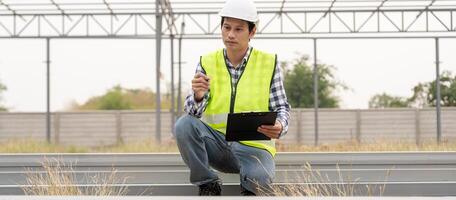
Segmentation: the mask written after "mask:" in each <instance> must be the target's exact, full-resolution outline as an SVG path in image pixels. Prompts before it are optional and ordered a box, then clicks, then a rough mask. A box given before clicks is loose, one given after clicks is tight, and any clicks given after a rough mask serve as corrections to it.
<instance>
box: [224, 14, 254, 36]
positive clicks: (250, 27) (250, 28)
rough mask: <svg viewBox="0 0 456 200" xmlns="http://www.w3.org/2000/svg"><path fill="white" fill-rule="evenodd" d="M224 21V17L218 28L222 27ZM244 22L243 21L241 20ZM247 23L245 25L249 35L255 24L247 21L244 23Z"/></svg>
mask: <svg viewBox="0 0 456 200" xmlns="http://www.w3.org/2000/svg"><path fill="white" fill-rule="evenodd" d="M224 21H225V17H222V22H221V23H220V26H223V22H224ZM243 21H245V20H243ZM245 22H247V24H248V25H249V33H250V32H252V30H253V28H255V23H253V22H249V21H245Z"/></svg>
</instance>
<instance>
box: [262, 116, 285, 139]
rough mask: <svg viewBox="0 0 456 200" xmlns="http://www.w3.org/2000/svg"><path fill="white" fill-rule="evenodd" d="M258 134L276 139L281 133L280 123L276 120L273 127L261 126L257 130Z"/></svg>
mask: <svg viewBox="0 0 456 200" xmlns="http://www.w3.org/2000/svg"><path fill="white" fill-rule="evenodd" d="M257 131H258V132H260V133H263V134H264V135H266V136H268V137H270V138H273V139H277V138H279V136H280V133H281V132H282V123H280V122H279V121H277V120H276V122H275V124H274V126H273V125H261V126H260V127H258V129H257Z"/></svg>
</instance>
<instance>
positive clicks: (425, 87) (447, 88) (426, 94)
mask: <svg viewBox="0 0 456 200" xmlns="http://www.w3.org/2000/svg"><path fill="white" fill-rule="evenodd" d="M412 91H413V95H412V97H410V98H404V97H395V96H391V95H388V94H385V93H383V94H377V95H375V96H373V97H371V99H370V100H369V108H386V107H417V108H423V107H428V106H435V105H436V99H437V96H436V91H437V87H436V80H433V81H430V82H424V83H418V84H417V85H416V86H415V87H413V89H412ZM440 94H441V102H440V105H442V106H456V76H453V75H452V74H451V72H449V71H444V72H442V74H441V75H440Z"/></svg>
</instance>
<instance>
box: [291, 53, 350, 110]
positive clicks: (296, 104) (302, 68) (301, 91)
mask: <svg viewBox="0 0 456 200" xmlns="http://www.w3.org/2000/svg"><path fill="white" fill-rule="evenodd" d="M308 62H309V57H308V56H306V55H302V56H300V57H299V58H298V59H296V60H295V61H294V63H293V67H292V69H288V70H287V69H285V76H284V86H285V90H286V93H287V98H288V101H289V103H290V104H291V107H293V108H311V107H314V92H313V67H312V66H311V65H310V64H309V63H308ZM282 67H283V68H286V67H287V63H283V66H282ZM317 67H318V69H317V73H318V98H319V107H321V108H337V107H339V102H340V99H339V98H338V97H337V96H336V95H335V94H334V93H335V92H336V91H337V90H338V89H342V90H346V89H347V86H345V85H344V84H343V83H341V82H339V81H337V80H336V79H335V77H334V73H333V71H334V70H335V67H333V66H330V65H325V64H319V65H318V66H317Z"/></svg>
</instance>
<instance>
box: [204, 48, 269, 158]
mask: <svg viewBox="0 0 456 200" xmlns="http://www.w3.org/2000/svg"><path fill="white" fill-rule="evenodd" d="M200 63H201V67H202V68H203V69H204V71H205V72H206V74H207V76H209V77H210V79H211V80H210V85H211V86H210V93H209V94H210V96H209V102H208V104H207V107H206V110H205V111H204V113H203V116H202V118H201V120H202V121H204V122H205V123H206V124H208V125H209V126H211V127H212V128H214V129H216V130H218V131H220V132H221V133H223V134H225V133H226V121H227V116H228V113H230V112H234V113H240V112H253V111H258V112H261V111H269V95H270V89H271V81H272V77H273V75H274V71H275V65H276V56H275V55H273V54H268V53H264V52H261V51H258V50H256V49H253V48H252V50H251V52H250V55H249V58H248V60H247V65H246V66H245V69H244V71H243V72H242V74H241V77H240V78H239V80H238V83H237V84H236V85H233V84H232V82H231V74H230V73H229V71H228V67H227V64H226V63H225V57H224V55H223V49H220V50H218V51H215V52H213V53H210V54H208V55H205V56H202V57H201V61H200ZM240 142H241V143H242V144H244V145H248V146H252V147H256V148H261V149H265V150H267V151H268V152H269V153H271V154H272V155H273V156H274V155H275V153H276V149H275V141H274V140H259V141H240Z"/></svg>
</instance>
